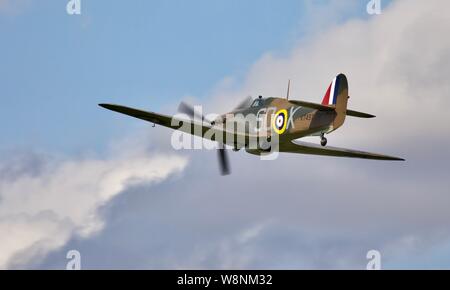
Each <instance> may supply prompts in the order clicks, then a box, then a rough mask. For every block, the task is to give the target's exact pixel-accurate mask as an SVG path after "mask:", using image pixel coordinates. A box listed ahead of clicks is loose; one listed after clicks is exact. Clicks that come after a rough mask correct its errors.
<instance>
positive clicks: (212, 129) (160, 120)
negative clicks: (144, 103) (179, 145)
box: [99, 104, 247, 142]
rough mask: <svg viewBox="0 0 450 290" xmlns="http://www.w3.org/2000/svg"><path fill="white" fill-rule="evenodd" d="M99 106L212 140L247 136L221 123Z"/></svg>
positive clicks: (114, 106) (109, 105)
mask: <svg viewBox="0 0 450 290" xmlns="http://www.w3.org/2000/svg"><path fill="white" fill-rule="evenodd" d="M99 106H100V107H103V108H105V109H108V110H111V111H114V112H118V113H121V114H125V115H128V116H131V117H135V118H138V119H141V120H145V121H148V122H151V123H154V124H158V125H161V126H164V127H167V128H171V129H174V130H179V131H182V132H185V133H188V134H192V135H195V136H199V137H202V138H206V139H209V140H212V141H218V142H222V141H219V140H240V139H239V138H241V137H242V136H244V137H245V136H247V135H245V134H240V133H237V132H230V131H226V130H225V129H224V127H223V125H214V126H212V125H211V124H209V123H206V122H201V121H195V120H189V119H181V118H177V117H175V116H167V115H163V114H158V113H154V112H148V111H143V110H140V109H134V108H130V107H125V106H121V105H113V104H99ZM230 135H232V136H234V138H230V137H229V136H230ZM219 136H221V138H218V137H219ZM225 136H226V137H225Z"/></svg>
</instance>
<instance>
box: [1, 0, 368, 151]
mask: <svg viewBox="0 0 450 290" xmlns="http://www.w3.org/2000/svg"><path fill="white" fill-rule="evenodd" d="M308 2H311V3H314V5H309V4H308ZM328 2H329V1H306V2H305V1H297V0H287V1H270V0H263V1H261V0H247V1H238V0H230V1H207V0H195V1H180V0H178V1H161V0H159V1H132V2H127V1H92V0H84V1H82V15H80V16H69V15H67V14H66V12H65V5H66V1H32V2H31V1H25V2H23V3H25V4H23V5H20V6H19V8H17V11H15V12H10V11H3V12H2V13H1V14H0V35H1V37H2V45H1V46H0V58H1V66H0V79H1V80H2V82H1V86H0V100H1V106H0V132H1V135H2V136H3V140H2V142H1V145H0V150H9V149H11V148H19V149H20V150H21V149H23V150H26V149H30V148H33V150H40V151H44V152H45V151H52V152H61V153H64V154H73V153H79V152H81V151H83V150H97V151H101V150H103V149H104V144H106V143H107V142H106V141H107V140H110V139H114V138H120V136H122V135H121V134H122V132H123V131H126V130H128V129H129V126H133V124H134V123H133V122H132V121H131V120H123V119H121V120H120V122H115V120H117V119H115V117H116V116H112V115H111V114H110V113H106V112H104V111H102V110H100V109H99V108H98V107H97V106H96V104H97V103H99V102H115V103H123V104H129V105H135V106H140V107H144V108H151V109H152V110H155V111H158V110H161V109H163V108H164V109H165V108H166V107H165V105H167V104H168V103H170V104H172V103H177V102H178V101H179V100H181V99H182V98H183V97H185V96H195V97H197V98H199V99H200V100H202V99H203V100H204V99H207V98H208V96H209V93H210V91H211V89H212V88H213V87H214V86H215V85H216V84H217V83H218V82H220V81H221V80H222V79H223V78H225V77H227V76H233V77H234V79H235V80H236V82H237V85H239V83H240V82H241V81H242V78H243V77H244V75H245V73H246V71H247V69H248V68H249V67H250V66H251V65H252V64H253V63H254V62H255V61H256V60H258V59H259V58H260V57H261V56H262V55H263V54H264V53H267V52H273V53H275V54H281V55H282V54H286V53H288V52H289V51H290V48H291V47H292V46H293V45H294V44H295V43H296V42H297V41H299V40H300V39H302V38H304V37H305V36H307V34H308V33H310V31H309V30H308V27H309V25H310V24H311V22H317V19H315V18H314V15H311V14H308V13H309V12H310V10H309V9H308V7H310V6H314V7H315V9H318V8H317V7H319V8H320V7H321V6H323V7H326V5H328ZM18 3H22V2H20V1H19V2H18ZM365 5H366V3H365V1H360V4H356V5H352V6H351V9H348V10H347V11H346V12H345V13H342V14H340V15H335V14H334V15H333V17H334V18H335V19H333V20H332V21H331V22H342V21H346V20H347V19H349V18H354V17H360V18H365V17H368V16H367V14H366V13H365ZM141 126H144V124H142V125H141Z"/></svg>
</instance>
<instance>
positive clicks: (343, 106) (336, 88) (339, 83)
mask: <svg viewBox="0 0 450 290" xmlns="http://www.w3.org/2000/svg"><path fill="white" fill-rule="evenodd" d="M347 102H348V81H347V77H346V76H345V75H344V74H339V75H338V76H336V77H335V78H334V79H333V81H332V82H331V84H330V86H329V87H328V89H327V92H326V93H325V96H324V97H323V100H322V105H326V106H334V107H335V111H336V118H335V119H334V122H333V130H336V129H337V128H339V127H340V126H342V125H343V124H344V122H345V116H346V112H347Z"/></svg>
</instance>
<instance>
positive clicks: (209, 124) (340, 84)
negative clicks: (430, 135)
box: [100, 74, 404, 160]
mask: <svg viewBox="0 0 450 290" xmlns="http://www.w3.org/2000/svg"><path fill="white" fill-rule="evenodd" d="M348 99H349V87H348V81H347V78H346V76H345V75H343V74H339V75H338V76H337V77H336V78H334V80H333V81H332V83H331V84H330V86H329V87H328V90H327V91H326V93H325V96H324V97H323V100H322V103H321V104H319V103H311V102H305V101H299V100H289V99H287V98H275V97H268V98H263V97H259V98H257V99H255V100H252V102H251V103H248V104H247V105H240V106H239V108H238V109H235V110H233V111H231V112H229V113H227V114H223V115H220V116H219V117H218V118H216V119H215V120H213V121H207V120H206V119H204V118H203V117H201V118H200V119H198V118H197V119H195V118H193V115H195V114H194V113H193V112H194V109H187V111H189V112H190V115H191V116H188V117H191V119H189V118H183V117H180V116H178V115H175V116H167V115H162V114H157V113H153V112H148V111H143V110H139V109H133V108H129V107H125V106H120V105H112V104H100V106H102V107H104V108H107V109H109V110H112V111H116V112H119V113H122V114H126V115H129V116H133V117H136V118H139V119H142V120H146V121H149V122H152V123H154V124H158V125H162V126H165V127H168V128H172V129H175V130H179V131H182V132H185V133H188V134H192V135H195V136H199V137H202V138H205V139H208V140H211V141H216V142H218V143H220V145H221V146H223V145H224V144H226V145H229V146H231V147H232V148H233V149H234V150H236V151H237V150H240V149H242V148H244V149H245V150H246V151H247V152H249V153H251V154H256V155H260V154H266V153H268V152H273V151H274V150H275V151H277V152H285V153H301V154H314V155H325V156H336V157H352V158H364V159H376V160H404V159H402V158H398V157H392V156H387V155H381V154H375V153H369V152H363V151H357V150H349V149H343V148H336V147H327V146H326V143H327V140H326V138H325V135H326V134H329V133H331V132H333V131H335V130H337V129H338V128H339V127H341V126H342V125H343V124H344V122H345V119H346V116H352V117H358V118H373V117H375V116H373V115H370V114H367V113H362V112H358V111H353V110H348V109H347V104H348ZM184 111H185V112H186V110H184ZM192 118H193V119H192ZM307 136H320V140H321V146H320V145H316V144H313V143H306V142H300V141H298V140H297V139H299V138H302V137H307ZM261 139H265V140H267V141H266V142H262V143H261V142H256V144H257V145H256V146H255V145H254V144H255V143H254V142H252V140H253V141H255V140H261ZM258 144H260V145H261V144H263V145H264V146H260V145H258ZM267 145H269V148H268V147H267Z"/></svg>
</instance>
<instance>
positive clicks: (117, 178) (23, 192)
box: [0, 140, 187, 268]
mask: <svg viewBox="0 0 450 290" xmlns="http://www.w3.org/2000/svg"><path fill="white" fill-rule="evenodd" d="M141 142H142V140H141ZM123 150H126V152H128V153H126V154H124V153H123V152H122V153H121V151H119V150H117V152H113V153H111V154H110V156H109V157H108V158H105V159H99V158H97V159H96V158H83V159H68V160H61V161H57V162H52V164H51V165H46V166H43V168H41V169H39V170H37V172H35V173H30V172H31V170H28V171H25V172H20V170H19V173H18V174H14V172H17V171H18V170H17V166H18V165H17V163H15V164H14V166H13V167H8V166H7V165H3V166H2V170H1V171H2V173H3V176H4V178H0V201H1V202H0V236H1V237H2V242H1V243H0V268H8V267H11V266H13V265H21V264H25V263H28V262H30V261H31V259H34V258H41V257H43V256H45V254H46V253H48V252H49V251H51V250H55V249H57V248H59V247H61V246H63V245H64V244H65V243H66V242H67V241H68V240H69V239H70V238H71V237H73V236H74V235H77V236H80V237H83V238H86V237H89V236H91V235H92V234H94V233H96V232H98V231H99V230H101V229H102V227H103V225H104V221H103V219H102V218H101V216H100V215H99V208H100V207H102V206H103V205H105V204H106V203H107V202H108V201H110V200H111V199H112V198H114V197H115V196H116V195H118V194H119V193H120V192H122V191H124V190H125V189H126V188H129V187H131V186H134V185H138V184H142V183H146V184H147V183H150V184H153V183H158V182H161V181H163V180H164V179H166V178H167V177H168V176H169V175H171V174H173V173H176V172H179V171H181V170H182V169H183V168H184V167H185V166H186V163H187V160H186V159H185V158H182V157H180V156H177V155H173V154H172V155H168V154H155V153H151V152H145V151H143V150H139V149H138V148H136V147H124V148H122V151H123ZM133 150H136V151H134V152H133ZM27 165H28V164H27V163H26V162H25V164H22V166H27ZM14 167H15V168H14ZM8 172H10V173H11V174H9V175H8V174H6V173H8ZM5 176H6V177H5Z"/></svg>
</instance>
